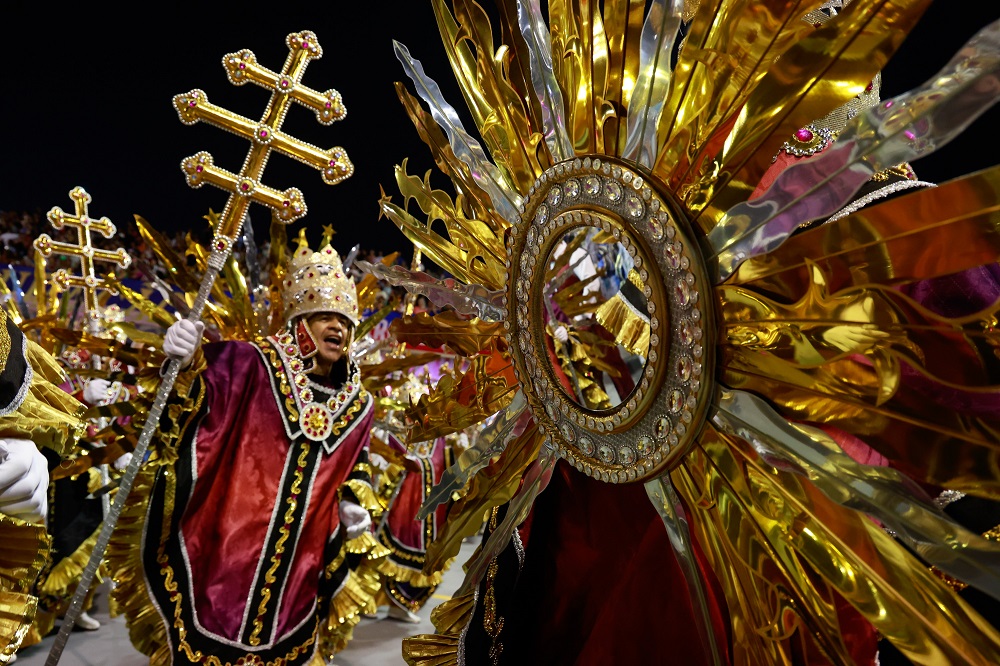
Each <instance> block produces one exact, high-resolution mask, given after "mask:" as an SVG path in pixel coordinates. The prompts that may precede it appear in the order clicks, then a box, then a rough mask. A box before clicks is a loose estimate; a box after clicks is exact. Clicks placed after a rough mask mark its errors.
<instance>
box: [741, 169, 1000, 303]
mask: <svg viewBox="0 0 1000 666" xmlns="http://www.w3.org/2000/svg"><path fill="white" fill-rule="evenodd" d="M945 247H947V248H948V251H947V252H942V251H941V250H942V248H945ZM806 260H811V261H814V262H816V263H818V264H819V265H820V266H821V267H822V268H823V271H824V273H826V274H827V275H828V276H829V278H828V285H829V286H830V288H831V289H833V290H836V289H841V288H844V287H846V286H849V285H852V284H892V285H901V284H906V283H908V282H913V281H916V280H926V279H930V278H934V277H939V276H942V275H950V274H952V273H957V272H959V271H963V270H966V269H969V268H974V267H976V266H983V265H987V264H991V263H994V262H996V261H997V260H1000V166H995V167H991V168H989V169H985V170H983V171H979V172H977V173H973V174H968V175H965V176H962V177H960V178H956V179H954V180H951V181H949V182H947V183H944V184H942V185H940V186H938V187H935V188H927V189H922V190H918V191H914V192H911V193H909V194H904V195H902V196H898V197H895V198H893V199H889V200H887V201H883V202H881V203H876V204H874V205H871V206H869V207H866V208H863V209H862V210H860V211H858V212H856V213H854V214H852V215H849V216H847V217H844V218H841V219H839V220H836V221H834V222H829V223H827V224H824V225H821V226H819V227H816V228H814V229H810V230H809V231H805V232H803V233H800V234H797V235H793V236H792V237H791V238H789V239H788V240H787V241H785V243H784V244H782V245H781V246H780V247H779V248H777V249H776V250H773V251H771V252H769V253H767V254H765V255H762V256H759V257H753V258H751V259H749V260H747V261H745V262H744V263H743V264H742V265H741V266H740V267H739V269H738V270H737V272H736V273H735V274H734V275H733V277H732V279H731V281H732V282H733V283H735V284H746V285H751V286H753V287H754V288H755V289H760V290H764V291H769V292H773V293H778V294H782V295H786V296H787V295H791V294H796V293H801V291H802V290H804V285H805V284H806V283H807V281H808V280H809V276H808V270H807V269H806V267H805V262H806Z"/></svg>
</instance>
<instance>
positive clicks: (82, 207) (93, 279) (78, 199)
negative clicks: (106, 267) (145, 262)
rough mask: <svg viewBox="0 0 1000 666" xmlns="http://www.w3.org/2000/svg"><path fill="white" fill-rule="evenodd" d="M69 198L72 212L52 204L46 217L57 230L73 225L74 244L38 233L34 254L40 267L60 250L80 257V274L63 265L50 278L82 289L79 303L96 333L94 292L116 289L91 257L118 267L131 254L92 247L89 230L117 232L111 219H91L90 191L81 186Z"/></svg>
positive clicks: (62, 285) (107, 234)
mask: <svg viewBox="0 0 1000 666" xmlns="http://www.w3.org/2000/svg"><path fill="white" fill-rule="evenodd" d="M69 196H70V198H71V199H72V200H73V202H74V203H75V204H76V214H75V215H69V214H68V213H65V212H63V210H62V209H61V208H59V207H58V206H55V207H54V208H52V210H50V211H49V213H48V215H47V217H48V220H49V223H50V224H51V225H52V228H53V229H55V230H57V231H59V230H62V229H64V228H66V227H69V228H71V229H76V244H75V245H74V244H73V243H63V242H60V241H55V240H52V238H50V237H49V235H48V234H42V235H41V236H39V237H38V238H36V239H35V242H34V243H33V245H34V247H35V251H36V252H37V254H38V256H37V257H36V261H41V262H42V266H43V267H44V265H45V261H46V259H48V257H50V256H52V255H53V254H62V255H66V256H71V257H79V258H80V274H79V275H73V274H71V273H70V272H69V271H67V270H66V269H65V268H60V269H59V270H57V271H56V272H55V273H53V275H52V282H53V283H54V284H55V285H57V286H59V287H60V288H61V289H63V290H65V289H68V288H70V287H79V288H81V289H83V296H84V300H83V306H84V310H85V311H86V313H87V326H88V331H89V332H90V333H96V331H97V329H98V328H99V324H100V307H99V305H98V302H97V292H98V290H100V289H105V290H107V291H110V292H111V293H117V292H116V290H115V289H113V288H112V287H111V286H110V285H108V284H107V283H106V282H105V280H104V278H103V277H98V276H97V272H96V270H95V266H94V262H95V261H105V262H110V263H114V264H117V265H118V267H119V268H122V269H125V268H128V267H129V266H130V265H131V264H132V257H130V256H129V254H128V252H126V251H125V248H121V247H120V248H118V249H117V250H114V251H110V250H102V249H100V248H97V247H94V244H93V239H92V238H91V236H90V232H91V231H96V232H97V233H99V234H101V235H102V236H104V237H105V238H113V237H114V235H115V234H116V233H117V231H118V230H117V228H115V225H114V224H112V222H111V220H109V219H108V218H106V217H102V218H100V219H94V218H92V217H90V215H89V214H88V211H87V204H89V203H90V202H91V198H90V195H89V194H88V193H87V191H86V190H84V189H83V188H82V187H74V188H73V189H72V190H70V193H69Z"/></svg>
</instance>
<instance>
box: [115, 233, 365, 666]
mask: <svg viewBox="0 0 1000 666" xmlns="http://www.w3.org/2000/svg"><path fill="white" fill-rule="evenodd" d="M280 287H281V291H282V293H281V296H282V299H283V305H284V315H285V321H286V325H285V327H284V328H282V329H281V330H280V331H279V332H278V333H276V334H275V335H272V336H269V337H267V338H266V339H263V340H260V341H259V342H258V343H249V342H242V341H224V342H218V343H212V344H207V345H205V346H204V347H201V346H199V343H200V341H201V337H202V330H203V325H202V324H201V323H199V324H197V325H196V324H193V323H191V322H188V321H179V322H177V323H176V324H174V325H172V326H171V327H170V328H169V329H168V331H167V333H166V336H165V338H164V344H163V350H164V352H165V353H166V354H167V355H168V356H171V357H173V358H181V359H183V364H182V365H183V367H185V368H186V370H185V371H184V372H183V373H182V377H181V378H180V379H179V380H178V383H177V389H178V390H177V400H178V403H179V404H176V405H171V406H170V407H169V408H168V410H167V412H165V414H166V415H167V416H166V418H165V419H163V420H162V421H161V424H160V431H161V434H162V435H163V437H162V441H161V446H160V448H159V449H158V450H157V451H156V453H155V456H156V459H155V460H154V461H153V464H152V465H147V467H151V468H152V467H155V471H153V472H151V473H149V474H148V475H147V476H146V477H145V478H144V477H142V476H140V477H139V479H138V481H137V483H136V485H135V486H134V488H133V491H132V494H131V495H130V496H129V502H130V506H131V509H130V510H126V512H125V514H123V517H122V520H121V521H120V522H119V533H118V536H117V537H116V539H118V543H113V544H112V548H111V550H110V551H109V556H110V558H111V559H112V565H113V571H114V575H115V580H116V581H117V582H118V587H117V589H116V591H115V599H116V601H117V602H118V603H119V604H120V605H121V608H122V609H123V611H124V613H125V615H126V617H127V619H128V622H129V629H130V633H131V637H132V641H133V643H134V644H135V646H136V647H137V648H138V649H139V650H140V651H142V652H144V653H146V654H148V655H149V656H150V658H151V663H152V664H168V663H174V661H175V659H176V661H177V663H188V661H189V660H190V661H201V660H207V663H214V664H235V663H269V664H282V665H284V664H305V663H317V664H319V663H323V660H324V659H327V658H329V657H331V656H332V654H333V653H335V652H336V651H338V650H340V649H342V648H343V647H344V646H345V645H346V643H347V640H349V638H350V633H351V628H352V627H353V625H354V624H356V623H357V622H358V620H359V617H360V614H361V612H363V611H366V610H371V609H372V608H373V605H372V603H371V593H373V592H374V591H372V590H365V589H363V583H362V581H361V579H360V578H359V577H357V576H356V575H355V574H354V573H353V571H351V569H350V565H349V561H351V560H352V558H348V554H352V555H356V554H357V553H358V552H364V550H365V548H366V547H374V545H375V543H374V539H373V537H372V536H371V535H370V533H369V531H368V530H369V527H370V526H371V517H370V514H369V510H371V509H373V508H375V499H374V494H373V492H372V489H371V485H370V471H369V465H368V446H369V436H370V435H369V432H370V427H371V420H372V404H373V401H372V398H371V396H370V395H369V394H368V392H367V391H365V389H364V388H363V387H362V386H361V383H360V380H359V371H358V368H357V366H356V364H355V363H354V362H353V360H352V359H351V357H350V355H349V353H348V349H349V346H350V342H351V339H352V334H353V332H354V328H355V326H356V325H357V323H358V306H357V295H356V290H355V285H354V282H353V281H352V280H351V278H350V277H349V276H348V275H346V274H345V273H344V270H343V267H342V265H341V260H340V257H339V256H338V255H337V253H336V251H334V249H333V248H332V247H331V246H330V245H326V246H325V247H323V248H322V249H320V250H319V251H313V250H311V249H309V247H308V246H307V244H306V242H305V238H304V236H300V240H299V247H298V249H297V250H296V251H295V252H294V254H293V255H292V257H291V260H290V262H289V265H288V267H287V273H286V274H285V276H284V279H283V280H282V282H281V285H280ZM147 507H148V510H147ZM143 514H145V519H144V520H143ZM137 567H138V568H137Z"/></svg>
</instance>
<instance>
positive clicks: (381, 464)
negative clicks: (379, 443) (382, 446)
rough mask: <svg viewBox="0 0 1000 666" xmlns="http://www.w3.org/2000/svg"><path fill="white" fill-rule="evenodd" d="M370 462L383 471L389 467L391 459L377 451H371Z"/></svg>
mask: <svg viewBox="0 0 1000 666" xmlns="http://www.w3.org/2000/svg"><path fill="white" fill-rule="evenodd" d="M368 462H370V463H371V464H372V465H374V466H375V467H377V468H378V469H380V470H382V471H383V472H384V471H385V470H386V468H388V467H389V461H388V460H386V459H385V458H383V457H382V456H381V455H379V454H377V453H369V454H368Z"/></svg>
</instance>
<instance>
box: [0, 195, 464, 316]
mask: <svg viewBox="0 0 1000 666" xmlns="http://www.w3.org/2000/svg"><path fill="white" fill-rule="evenodd" d="M46 212H47V211H41V210H37V211H33V212H27V211H8V210H4V211H0V269H6V268H7V266H9V265H12V266H34V263H35V256H36V253H35V250H34V247H33V245H32V243H33V242H34V241H35V239H36V238H38V237H39V236H40V235H41V234H43V233H44V234H48V235H49V236H50V237H51V238H52V239H53V240H56V241H63V242H74V240H75V239H74V238H73V236H72V235H71V232H69V231H61V232H60V231H56V230H55V229H53V228H52V225H51V224H50V223H49V221H48V219H47V217H46ZM203 231H204V233H201V234H199V233H197V232H191V231H174V232H170V231H164V230H158V232H159V233H160V234H161V235H162V236H163V237H164V238H165V239H166V241H167V243H168V244H169V245H170V247H171V249H173V250H174V251H175V252H176V253H177V254H178V255H180V256H184V255H185V252H186V250H187V247H188V242H189V238H190V239H191V240H194V241H196V242H201V243H206V242H207V241H208V240H209V238H208V237H207V234H208V228H207V227H206V229H205V230H203ZM203 236H204V237H203ZM94 244H95V245H97V246H99V247H101V248H104V249H108V250H116V249H118V248H119V247H121V248H124V249H125V251H126V252H128V254H129V256H130V257H131V258H132V265H131V266H130V267H129V268H128V269H127V270H125V271H120V270H119V271H116V272H117V274H118V277H119V278H120V279H122V280H123V281H124V280H130V279H132V280H140V281H148V275H147V272H151V273H153V274H155V275H157V276H158V277H160V278H168V276H167V274H166V271H165V270H164V268H163V266H161V265H160V263H159V262H158V260H157V258H156V255H155V253H154V252H153V250H152V248H150V247H149V245H148V244H147V243H146V240H145V239H144V238H143V237H142V235H141V234H140V233H139V230H138V228H137V227H136V226H135V224H127V225H123V226H119V227H118V229H117V233H116V235H115V237H114V238H110V239H105V238H103V237H101V236H97V237H96V238H95V242H94ZM338 250H339V251H340V252H341V254H342V256H344V257H346V256H347V254H348V252H349V249H347V248H338ZM269 251H270V244H269V241H267V240H265V241H264V242H263V243H261V245H260V247H259V248H258V252H257V255H258V258H259V263H260V270H261V273H262V281H266V275H267V273H268V271H269V269H270V267H269V266H268V263H267V262H268V256H269ZM244 252H245V248H244V246H243V244H242V243H240V244H238V245H237V246H236V247H235V248H234V249H233V254H234V257H235V258H236V259H237V261H239V263H240V265H241V266H242V267H243V270H247V268H246V263H245V257H244ZM385 256H386V253H384V252H382V251H380V250H377V249H371V248H369V249H359V250H358V252H357V255H356V259H359V260H364V261H367V262H369V263H372V264H377V263H380V262H382V260H383V259H384V257H385ZM188 259H189V262H190V263H193V261H194V258H193V257H188ZM76 262H77V260H76V259H75V258H72V257H68V256H65V255H58V254H53V255H51V256H50V257H49V258H48V259H47V260H46V268H47V270H48V272H49V273H50V274H51V273H52V272H54V271H56V270H58V269H60V268H65V269H67V270H70V271H72V270H73V268H74V265H75V263H76ZM396 263H397V264H399V265H402V266H407V267H408V265H409V260H408V259H406V258H403V257H400V258H398V259H397V260H396ZM107 268H108V269H109V270H110V269H111V266H108V267H107ZM420 270H422V271H424V272H426V273H428V274H430V275H432V276H434V277H435V278H437V279H443V278H445V277H447V274H446V273H444V272H443V271H440V270H437V269H436V267H435V266H433V265H427V264H426V263H425V264H424V265H422V266H421V267H420ZM351 273H352V275H353V277H354V279H355V281H360V280H361V279H362V278H363V277H364V275H363V274H362V272H361V271H360V270H359V269H358V268H357V266H356V265H355V266H353V267H352V270H351ZM404 296H405V291H404V290H403V289H401V288H399V287H392V286H390V285H388V284H386V283H382V291H381V295H380V296H379V297H378V299H377V301H376V308H375V309H378V308H381V307H382V306H384V305H385V304H387V303H390V302H395V303H396V304H397V307H398V308H399V309H400V310H402V309H403V301H404ZM432 307H433V306H432V305H431V304H430V303H428V302H427V299H426V298H424V297H423V296H419V297H417V299H416V302H415V304H414V311H415V312H424V311H429V310H431V309H432Z"/></svg>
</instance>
